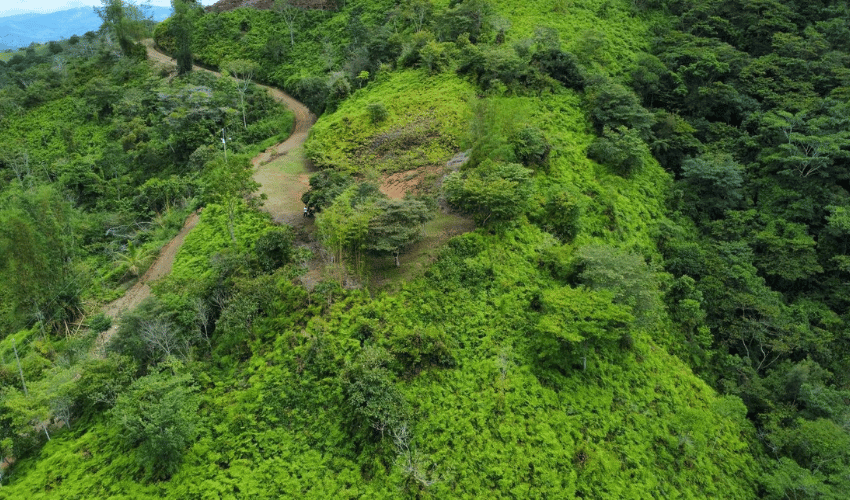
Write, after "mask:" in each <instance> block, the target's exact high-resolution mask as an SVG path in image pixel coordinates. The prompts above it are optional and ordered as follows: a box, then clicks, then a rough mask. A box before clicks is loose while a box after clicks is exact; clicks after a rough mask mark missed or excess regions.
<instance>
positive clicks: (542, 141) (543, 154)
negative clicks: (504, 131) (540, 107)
mask: <svg viewBox="0 0 850 500" xmlns="http://www.w3.org/2000/svg"><path fill="white" fill-rule="evenodd" d="M511 142H512V143H513V146H514V154H515V156H516V159H517V160H518V161H519V162H520V163H522V164H523V165H525V166H526V167H532V166H536V165H540V166H545V165H546V163H547V161H548V160H549V152H550V151H551V150H552V145H551V144H549V141H547V140H546V137H545V136H544V135H543V132H542V131H541V130H540V129H539V128H537V127H525V128H523V129H521V130H519V131H518V132H516V133H515V134H514V136H513V137H512V138H511Z"/></svg>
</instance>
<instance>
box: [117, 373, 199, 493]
mask: <svg viewBox="0 0 850 500" xmlns="http://www.w3.org/2000/svg"><path fill="white" fill-rule="evenodd" d="M175 367H176V368H177V369H179V368H180V367H179V365H175V366H172V367H170V369H168V368H167V369H165V370H163V371H160V372H158V373H153V374H151V375H148V376H146V377H142V378H140V379H138V380H136V381H135V382H133V384H132V385H131V386H130V387H129V389H128V390H127V392H125V393H123V394H121V395H120V396H119V397H118V401H117V403H116V404H115V407H114V408H112V410H110V412H109V414H110V416H111V417H112V421H113V424H114V425H115V426H117V427H118V428H119V429H120V431H121V432H120V434H119V436H120V439H121V440H122V441H123V443H124V444H125V446H129V447H135V448H136V460H137V462H138V463H139V465H141V466H142V467H143V468H144V469H145V470H146V471H147V475H148V478H149V479H153V480H164V479H168V478H169V477H171V476H172V475H173V474H174V473H175V472H177V469H178V467H179V466H180V462H181V460H182V457H183V450H185V449H186V447H187V446H189V444H190V443H191V442H192V440H193V439H194V438H195V423H196V421H197V418H198V416H197V411H198V398H197V396H196V395H195V388H194V387H193V380H192V377H191V375H188V374H178V375H175V374H173V373H172V372H173V370H174V369H175Z"/></svg>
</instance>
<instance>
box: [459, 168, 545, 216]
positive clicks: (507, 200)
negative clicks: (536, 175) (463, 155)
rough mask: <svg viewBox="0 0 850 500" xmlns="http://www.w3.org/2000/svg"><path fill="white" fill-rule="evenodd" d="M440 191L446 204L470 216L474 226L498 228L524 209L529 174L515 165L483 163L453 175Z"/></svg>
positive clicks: (520, 213) (528, 188) (529, 192)
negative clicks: (442, 190) (494, 226)
mask: <svg viewBox="0 0 850 500" xmlns="http://www.w3.org/2000/svg"><path fill="white" fill-rule="evenodd" d="M443 189H444V192H445V194H446V200H447V201H448V202H449V204H451V205H452V206H454V207H457V208H459V209H460V210H463V211H464V212H466V213H469V214H471V215H472V216H473V218H474V219H475V222H476V223H477V224H480V225H482V226H484V225H487V224H493V225H499V224H502V223H505V222H508V221H511V220H513V219H516V218H517V217H520V216H521V215H522V214H523V213H525V211H526V209H527V208H528V205H529V197H530V195H531V171H530V170H528V169H527V168H525V167H523V166H522V165H517V164H515V163H494V162H491V161H486V162H484V163H483V164H482V165H481V166H479V167H478V168H476V169H474V170H470V171H468V172H465V173H461V172H453V173H452V174H450V175H449V176H448V178H447V179H446V181H445V182H444V184H443Z"/></svg>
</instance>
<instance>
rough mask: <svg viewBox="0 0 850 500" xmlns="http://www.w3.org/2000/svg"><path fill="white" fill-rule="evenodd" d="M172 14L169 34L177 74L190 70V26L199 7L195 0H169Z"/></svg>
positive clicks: (183, 73)
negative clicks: (173, 49)
mask: <svg viewBox="0 0 850 500" xmlns="http://www.w3.org/2000/svg"><path fill="white" fill-rule="evenodd" d="M171 7H172V8H173V9H174V15H173V16H171V25H170V26H169V28H170V29H171V35H172V36H173V37H174V44H175V47H176V50H175V53H174V58H175V59H176V60H177V74H178V75H185V74H186V73H189V72H190V71H192V27H193V24H194V21H195V17H196V15H197V12H198V8H199V7H200V6H199V5H198V3H197V2H196V1H195V0H171Z"/></svg>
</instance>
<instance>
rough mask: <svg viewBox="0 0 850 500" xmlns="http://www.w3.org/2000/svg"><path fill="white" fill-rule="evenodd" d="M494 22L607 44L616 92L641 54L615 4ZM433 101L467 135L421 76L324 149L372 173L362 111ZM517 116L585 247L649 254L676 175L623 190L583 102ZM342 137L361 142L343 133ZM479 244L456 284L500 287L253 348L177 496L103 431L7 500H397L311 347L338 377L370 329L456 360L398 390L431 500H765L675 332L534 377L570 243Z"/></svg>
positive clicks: (97, 426) (75, 438)
mask: <svg viewBox="0 0 850 500" xmlns="http://www.w3.org/2000/svg"><path fill="white" fill-rule="evenodd" d="M624 3H625V2H624ZM498 4H499V6H500V12H501V13H502V14H503V15H506V16H508V17H509V18H510V19H511V22H512V26H513V28H512V31H511V36H512V37H514V38H515V39H518V38H522V37H524V36H527V35H528V34H530V33H532V32H533V30H534V27H535V26H537V25H538V24H549V25H552V24H553V23H554V24H555V25H556V27H557V28H558V29H559V32H560V34H561V37H562V40H564V41H565V42H566V43H567V45H568V46H569V47H574V46H575V45H574V44H576V43H579V42H578V41H576V40H578V38H576V35H575V34H576V33H582V32H584V31H586V30H588V29H595V30H601V31H604V34H605V40H606V41H607V44H608V45H607V47H608V48H607V49H606V52H605V53H604V61H603V62H605V61H607V62H608V63H609V69H611V70H612V71H614V72H619V71H622V67H623V66H624V65H625V64H626V62H627V61H628V60H629V59H630V55H631V52H632V51H634V50H637V49H638V48H639V47H641V46H642V43H641V40H643V39H644V33H645V26H644V25H643V24H642V23H641V20H640V19H639V18H636V17H634V16H629V15H625V14H623V12H624V10H623V9H621V8H620V7H619V5H620V3H618V2H614V3H613V5H614V7H613V10H612V9H609V10H608V13H607V15H604V16H603V17H601V18H600V17H598V16H597V15H596V12H597V11H598V10H599V9H598V8H597V5H598V4H601V2H594V1H584V2H558V4H559V5H560V4H563V5H566V4H569V5H568V9H569V10H568V13H569V15H567V14H564V13H561V15H554V14H553V13H550V12H549V11H548V10H547V9H546V8H544V7H543V6H544V5H546V6H549V5H551V3H550V2H545V1H527V2H521V3H520V2H508V1H506V0H501V1H499V2H498ZM613 13H620V14H622V15H616V16H614V15H613ZM333 23H335V24H336V25H337V26H338V27H339V26H343V27H344V22H343V21H339V20H335V21H333ZM593 57H596V56H593ZM417 81H418V82H419V85H415V84H416V83H417ZM422 87H425V88H427V89H435V92H436V93H437V94H438V95H439V97H440V99H439V103H441V104H442V103H448V104H445V105H444V108H443V109H446V110H447V113H446V114H445V115H441V116H447V117H451V118H449V119H447V120H446V121H445V125H446V126H445V127H444V129H445V130H448V131H452V133H453V134H461V133H462V129H463V126H462V124H461V123H460V122H458V121H457V117H459V116H462V113H463V112H464V111H463V109H462V107H461V106H460V105H458V104H457V103H462V102H464V99H465V98H466V96H467V94H468V89H469V87H468V86H467V85H466V84H464V83H463V82H460V81H458V80H457V78H455V77H454V76H451V75H440V76H437V77H433V78H429V77H426V76H425V75H424V74H422V73H419V72H416V71H407V72H403V73H399V74H393V75H390V76H388V77H386V79H383V80H379V81H378V82H375V83H373V84H371V85H370V86H369V87H367V88H366V89H363V90H361V91H359V92H358V93H357V94H356V95H355V96H354V98H353V99H352V100H351V101H350V102H349V103H346V104H343V106H341V108H340V109H339V111H337V112H336V113H335V114H333V115H330V116H326V117H323V118H322V119H321V120H320V122H319V124H318V125H317V126H316V132H315V139H314V141H316V143H315V144H319V143H320V144H323V145H327V146H326V147H325V150H326V151H327V153H326V155H327V156H326V157H327V158H328V159H329V160H328V163H333V164H337V165H340V166H342V167H344V168H351V169H354V168H357V167H359V165H355V162H354V161H353V160H352V158H354V156H353V155H352V154H351V153H352V152H354V151H357V150H358V148H360V147H362V145H363V144H366V143H367V142H368V139H369V138H370V137H371V136H372V135H373V134H374V133H376V132H378V131H379V129H378V127H371V126H370V125H368V124H363V119H364V116H363V104H364V103H369V102H377V101H381V102H385V103H387V107H388V108H389V109H390V111H391V112H390V117H391V118H390V121H389V122H387V123H386V124H384V125H381V127H384V128H382V129H380V130H381V131H383V130H390V129H391V128H392V127H396V126H399V125H401V124H402V121H401V120H402V118H403V117H404V116H405V114H404V113H403V112H401V111H399V110H402V109H404V107H405V106H406V104H405V105H403V104H404V103H413V102H416V100H417V99H419V95H420V91H421V88H422ZM427 91H428V90H426V92H427ZM503 99H504V100H505V101H504V103H503V104H504V105H505V106H507V107H510V106H516V107H517V108H519V109H522V110H524V111H523V112H524V113H526V115H527V116H528V117H529V119H530V120H532V121H533V122H535V123H536V124H538V126H540V127H541V129H543V130H544V131H546V132H547V134H549V137H551V138H552V139H553V143H554V144H555V146H556V152H555V153H554V155H553V159H552V169H551V174H550V176H549V179H539V180H538V182H540V183H546V182H553V183H558V184H565V185H569V186H571V188H570V189H571V190H574V191H575V192H576V193H577V194H578V196H580V199H581V202H582V204H583V206H584V214H585V216H584V219H583V221H582V228H583V229H582V232H581V233H580V234H579V236H578V237H577V239H576V240H575V242H574V244H575V245H576V246H578V245H582V244H587V243H591V242H598V241H605V242H609V243H612V244H616V245H617V246H625V247H629V248H634V249H640V250H642V251H643V252H646V253H651V248H652V247H653V244H652V241H651V238H650V235H649V232H650V225H651V223H652V220H657V219H658V218H660V217H662V216H663V198H664V195H665V186H666V185H667V182H668V181H667V178H666V175H665V174H664V173H663V172H662V171H661V170H660V168H658V167H653V168H649V169H647V170H646V171H644V172H643V173H641V174H640V175H638V176H637V177H635V178H633V179H629V180H624V179H622V178H619V177H616V176H612V175H610V174H608V173H607V172H606V171H605V170H604V169H603V168H602V167H599V166H597V165H595V164H593V163H592V162H590V161H589V160H587V159H586V158H585V156H584V150H585V149H586V147H587V145H588V144H589V142H590V141H591V139H592V136H591V134H590V132H589V130H588V127H587V125H586V120H585V118H584V114H583V112H582V110H581V108H580V98H579V97H578V96H577V95H575V94H572V93H569V92H565V93H563V94H558V95H553V96H547V97H546V98H544V99H542V100H538V99H526V98H503ZM437 107H438V108H439V107H440V105H438V106H437ZM346 118H348V119H349V120H351V123H356V124H360V125H362V126H361V127H354V128H346V127H340V126H338V125H337V124H340V123H344V122H343V120H345V119H346ZM446 153H448V148H446ZM440 154H441V155H442V154H443V153H442V152H441V153H440ZM463 238H465V239H470V238H472V239H478V240H480V241H481V242H482V247H481V249H480V251H478V252H476V253H475V254H474V255H465V256H462V257H460V258H459V259H458V260H457V264H456V268H457V272H458V273H461V274H463V275H470V274H472V275H476V274H480V273H483V275H484V276H489V278H488V279H487V280H486V282H482V283H473V284H470V285H468V286H466V285H463V284H462V283H461V284H460V285H458V284H457V283H456V282H455V281H452V280H450V279H448V278H444V277H441V276H440V275H439V272H437V271H435V273H431V274H429V275H428V277H426V278H422V279H420V280H418V281H416V282H413V283H411V284H409V285H407V286H406V287H404V289H403V290H402V291H401V292H399V293H398V294H396V295H394V296H382V297H379V298H377V299H376V300H374V301H366V300H363V299H361V300H355V299H352V300H351V301H349V302H348V303H345V304H339V305H338V306H337V307H336V308H335V309H333V310H332V311H330V312H329V313H327V314H325V315H323V316H322V317H317V318H315V319H313V320H311V321H310V322H309V324H308V326H307V327H306V328H303V329H302V328H301V327H297V326H295V321H296V319H293V318H292V317H291V316H293V315H294V314H293V315H289V316H286V315H280V316H277V317H275V318H271V319H268V320H265V321H266V325H265V327H266V331H268V332H269V336H268V338H264V339H258V340H257V342H256V343H255V345H254V348H255V355H254V357H253V358H252V359H251V360H250V361H249V362H248V363H247V364H246V366H243V367H242V368H241V369H240V371H239V373H238V375H237V376H234V375H235V374H232V373H213V374H211V375H210V376H209V378H207V379H205V380H201V383H202V385H203V387H204V388H205V389H206V391H205V403H204V405H203V407H202V408H203V409H202V413H203V423H202V432H201V437H200V438H199V440H198V442H197V443H196V444H195V446H194V447H193V448H192V449H191V450H190V451H189V452H188V454H187V456H186V459H185V462H184V465H183V467H182V469H181V471H180V473H178V475H177V476H175V477H174V478H173V479H172V481H171V482H169V483H164V484H155V485H147V486H140V485H138V484H137V483H136V482H135V481H134V477H133V474H134V472H133V471H135V470H136V468H135V467H134V465H133V464H132V463H130V460H129V459H128V458H127V454H124V453H121V454H117V453H116V450H114V449H112V445H111V443H112V441H111V438H110V433H113V432H114V431H113V430H110V429H109V428H108V427H106V426H105V425H104V424H103V423H101V422H91V425H92V428H91V430H90V431H88V432H84V431H82V430H80V431H74V432H69V433H68V434H65V435H64V436H61V435H60V436H59V437H57V438H56V439H54V441H53V442H51V443H50V444H48V445H47V446H46V447H45V448H44V450H43V451H42V452H41V455H40V457H41V459H40V460H28V461H25V462H24V463H22V464H20V469H19V474H20V475H21V476H22V477H21V479H20V480H19V481H16V483H13V484H11V485H10V486H9V487H4V494H11V495H12V496H13V497H14V496H16V495H19V496H21V497H24V496H25V497H29V498H54V497H56V496H57V494H56V492H57V491H59V490H57V489H56V488H57V487H58V488H60V489H61V490H62V492H63V494H62V496H69V497H70V496H73V495H74V492H85V495H86V496H98V497H110V496H112V497H114V498H144V497H150V498H154V497H158V496H162V497H171V498H232V497H252V498H261V497H265V498H277V497H281V496H286V497H291V496H296V495H297V496H302V497H305V498H331V497H333V498H357V497H361V498H379V497H385V498H393V497H397V496H398V495H399V492H400V489H399V488H401V487H402V484H403V478H402V477H401V474H400V472H399V469H398V467H394V466H393V465H392V462H393V454H394V453H393V449H392V444H391V443H390V440H389V439H388V438H387V439H384V440H383V441H378V442H367V443H365V444H363V443H361V442H359V441H357V440H353V439H352V438H351V432H352V431H351V429H350V424H349V422H350V415H349V412H348V410H347V409H346V408H345V405H344V403H343V398H342V394H341V392H340V386H339V382H338V378H337V376H336V375H334V374H327V373H322V372H321V370H318V369H316V370H315V371H311V366H310V363H311V359H312V358H310V357H309V355H310V353H311V352H313V351H311V349H312V348H313V347H315V343H313V344H311V340H310V339H314V340H315V339H316V338H320V337H321V338H324V339H325V340H324V342H328V343H329V344H330V345H333V346H334V348H333V349H331V348H328V349H327V352H333V353H334V356H335V357H336V358H335V360H334V362H335V363H336V364H337V366H338V365H339V363H343V362H344V360H345V359H346V358H348V359H350V358H351V357H352V356H354V354H355V353H356V352H357V351H358V350H359V345H360V341H361V335H362V333H361V332H362V328H361V327H362V323H363V322H373V323H375V324H378V325H380V331H383V332H385V334H387V335H389V333H386V332H393V331H399V330H405V329H412V328H425V327H428V326H430V327H434V328H437V329H439V330H441V331H444V332H446V333H447V335H449V337H450V338H451V339H452V342H453V346H454V347H453V352H454V355H455V358H456V362H457V366H456V367H455V368H449V369H439V368H431V369H427V370H425V371H423V372H421V373H419V374H418V375H415V376H411V377H409V378H407V379H404V380H401V381H400V382H399V383H400V385H401V387H402V389H403V391H404V393H405V395H406V397H407V399H408V401H410V402H411V404H412V406H413V415H414V417H413V424H412V425H414V439H413V445H414V446H415V447H416V449H417V450H418V451H419V452H420V453H421V456H422V457H424V458H423V460H426V461H427V462H428V463H433V464H434V466H433V468H432V469H431V470H432V472H433V473H434V474H435V477H439V478H440V479H441V480H440V481H439V482H437V483H436V484H434V485H433V486H432V487H431V488H430V489H429V490H428V491H427V492H424V495H425V496H426V497H431V496H432V497H433V498H475V497H485V496H486V497H488V498H491V497H493V498H532V497H537V498H543V497H552V498H555V497H571V496H574V495H578V494H581V495H582V496H584V497H585V498H649V497H653V496H655V497H668V496H670V497H682V498H705V497H712V496H714V497H724V498H747V497H752V496H753V492H752V491H751V487H752V486H751V485H752V481H753V477H754V474H755V466H754V463H753V461H752V459H751V458H750V457H749V455H748V454H747V453H746V451H745V447H746V445H745V442H746V440H745V437H744V436H745V435H746V433H747V429H748V426H747V424H746V422H745V421H744V418H743V411H744V409H743V406H742V405H740V403H739V402H736V401H735V400H734V399H724V398H719V397H718V396H717V395H716V394H715V393H714V392H713V391H712V390H711V389H710V388H708V387H707V386H706V385H705V384H704V383H702V382H701V381H700V380H699V379H698V378H697V377H696V376H694V375H693V374H692V373H691V372H690V370H689V369H688V368H687V367H686V366H685V365H684V363H682V362H681V361H680V360H678V359H676V358H675V357H672V356H670V355H668V354H667V353H666V352H665V349H664V348H663V347H660V346H663V345H665V344H666V343H667V340H666V337H667V334H666V332H664V331H663V330H661V331H653V332H642V333H641V334H639V335H638V336H637V337H636V339H635V348H634V350H633V351H631V352H630V353H628V354H625V355H624V356H623V357H622V359H618V360H613V361H611V360H604V359H597V358H595V357H593V356H591V359H590V361H589V365H588V370H587V371H586V372H582V371H580V370H576V371H573V372H569V373H566V374H557V373H547V372H543V371H538V370H537V369H536V368H534V367H535V366H537V365H538V361H539V360H537V359H536V354H535V349H534V347H533V340H534V338H533V336H534V330H533V324H534V322H535V320H536V316H535V314H534V313H533V312H529V310H528V303H529V300H530V297H531V295H533V293H534V292H535V290H538V289H540V288H547V287H551V286H556V285H558V283H556V282H554V280H553V278H551V277H550V276H548V275H547V274H546V273H545V272H543V271H541V270H540V269H539V266H538V259H539V255H540V253H541V252H543V251H545V250H546V249H547V248H552V247H554V246H556V245H557V244H558V243H557V242H555V241H554V240H553V239H552V238H551V237H549V236H547V235H546V234H544V233H541V232H540V231H538V230H537V229H535V228H533V227H531V226H523V227H519V228H516V229H514V230H511V231H508V232H507V233H506V234H504V235H501V236H495V235H487V234H481V235H479V236H466V237H463ZM187 244H188V243H187ZM570 252H571V249H570V248H569V247H568V248H567V254H569V253H570ZM446 258H448V257H446ZM178 266H179V264H178ZM441 269H442V268H441ZM284 288H286V287H284ZM287 290H288V289H287ZM288 293H296V294H297V293H298V292H291V291H290V292H288ZM400 313H401V314H400ZM297 314H305V313H304V312H303V311H302V312H299V313H297ZM364 318H373V319H364ZM370 324H371V323H370ZM322 332H325V333H324V335H325V337H322V335H323V334H322ZM376 338H380V335H376ZM311 346H312V347H311ZM305 362H306V363H307V365H308V366H307V368H306V370H305V371H302V367H303V364H304V363H305ZM312 363H318V361H316V360H315V359H312ZM80 427H83V426H82V425H81V426H80ZM122 451H123V450H122Z"/></svg>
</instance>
